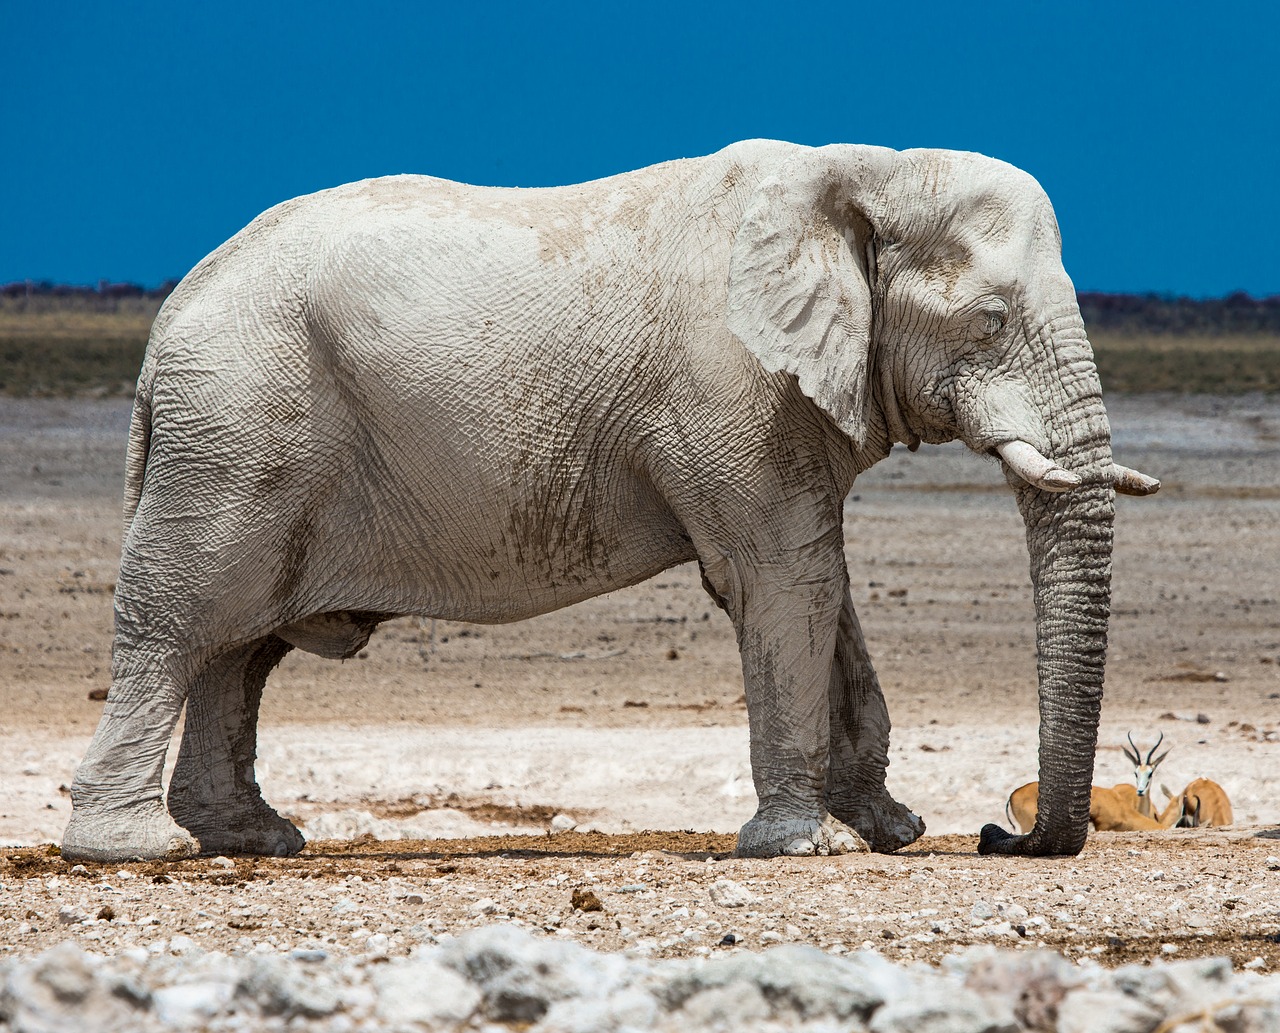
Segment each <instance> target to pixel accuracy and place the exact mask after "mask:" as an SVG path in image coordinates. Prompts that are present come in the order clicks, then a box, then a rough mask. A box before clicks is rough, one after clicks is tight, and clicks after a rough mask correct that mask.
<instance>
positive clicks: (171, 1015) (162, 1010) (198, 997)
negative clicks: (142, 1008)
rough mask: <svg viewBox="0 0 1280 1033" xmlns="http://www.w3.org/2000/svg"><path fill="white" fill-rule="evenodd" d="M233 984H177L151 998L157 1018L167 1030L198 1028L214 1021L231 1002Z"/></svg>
mask: <svg viewBox="0 0 1280 1033" xmlns="http://www.w3.org/2000/svg"><path fill="white" fill-rule="evenodd" d="M232 992H233V988H232V986H231V984H230V983H213V982H204V983H178V984H177V985H175V986H165V987H161V988H160V989H159V990H156V991H154V992H153V993H152V995H151V1002H152V1007H153V1008H155V1013H156V1018H158V1019H159V1020H160V1021H161V1022H163V1023H164V1024H165V1025H167V1026H195V1025H199V1024H201V1023H202V1022H203V1020H205V1019H211V1018H213V1017H214V1016H215V1015H217V1014H218V1013H219V1012H220V1011H222V1010H223V1009H224V1008H225V1007H226V1006H227V1004H228V1002H230V1000H231V995H232Z"/></svg>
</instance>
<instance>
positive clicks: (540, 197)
mask: <svg viewBox="0 0 1280 1033" xmlns="http://www.w3.org/2000/svg"><path fill="white" fill-rule="evenodd" d="M957 438H958V439H960V440H962V441H964V442H965V443H966V444H967V445H969V446H970V447H972V448H973V449H975V450H977V451H979V452H984V453H986V452H990V453H992V454H998V455H999V456H1000V457H1001V459H1002V461H1003V464H1004V469H1005V474H1006V477H1007V479H1008V481H1009V483H1010V486H1011V488H1012V490H1013V493H1014V495H1015V496H1016V498H1017V501H1018V504H1019V506H1020V507H1021V508H1022V511H1023V513H1024V515H1025V517H1026V522H1027V528H1028V543H1029V546H1030V550H1031V560H1032V577H1033V580H1034V582H1035V588H1036V607H1037V620H1038V622H1039V629H1040V671H1039V675H1040V691H1041V696H1042V700H1043V704H1042V713H1043V714H1044V721H1043V725H1042V732H1041V762H1042V774H1041V781H1042V784H1044V785H1045V791H1044V792H1043V794H1042V796H1041V808H1040V814H1041V819H1040V822H1041V823H1039V824H1037V826H1036V828H1035V830H1034V831H1033V832H1032V833H1030V834H1029V835H1028V836H1027V837H1024V838H1021V839H1015V840H1011V841H1008V842H1001V843H998V844H995V847H996V848H999V849H1005V850H1014V851H1020V852H1033V853H1053V852H1064V851H1071V850H1075V849H1078V848H1079V845H1080V843H1081V842H1083V836H1084V828H1085V821H1086V820H1087V814H1088V787H1089V781H1090V774H1091V766H1092V758H1093V745H1094V739H1095V738H1096V731H1097V702H1098V697H1099V692H1100V687H1101V680H1102V668H1103V660H1104V657H1105V636H1106V623H1107V613H1108V607H1109V574H1110V555H1111V517H1112V503H1113V496H1114V490H1115V487H1119V488H1121V489H1122V490H1139V489H1142V490H1152V489H1153V487H1154V482H1152V481H1150V479H1147V478H1144V477H1143V476H1142V475H1141V474H1138V473H1136V472H1134V471H1128V470H1124V469H1123V468H1120V467H1117V466H1115V465H1114V464H1113V462H1112V460H1111V452H1110V436H1109V431H1108V427H1107V421H1106V414H1105V412H1104V411H1103V407H1102V401H1101V395H1100V390H1099V386H1098V379H1097V375H1096V372H1095V370H1094V367H1093V362H1092V356H1091V352H1090V350H1089V345H1088V341H1087V339H1086V337H1085V333H1084V328H1083V325H1082V324H1081V321H1080V315H1079V311H1078V309H1077V308H1076V304H1075V295H1074V291H1073V289H1072V287H1071V283H1070V280H1069V279H1068V278H1067V275H1066V273H1065V272H1064V270H1063V268H1062V263H1061V258H1060V249H1059V240H1058V230H1057V224H1056V222H1055V220H1054V215H1053V210H1052V208H1051V206H1050V204H1049V201H1048V199H1047V198H1046V197H1045V195H1044V193H1043V192H1042V191H1041V189H1040V188H1039V186H1038V185H1037V184H1036V183H1035V181H1034V180H1032V179H1031V177H1029V176H1027V175H1026V174H1024V173H1022V172H1019V171H1018V170H1017V169H1014V168H1012V167H1011V166H1008V165H1005V164H1003V163H1001V162H998V161H994V160H992V159H989V158H984V157H981V156H979V155H973V154H963V153H956V152H946V151H929V150H920V151H901V152H899V151H892V150H888V149H885V148H877V147H861V146H850V145H834V146H830V147H822V148H808V147H800V146H796V145H793V144H787V143H778V142H772V141H749V142H745V143H740V144H734V145H733V146H731V147H727V148H726V149H724V150H723V151H720V152H718V153H716V154H713V155H710V156H708V157H705V158H696V159H690V160H685V161H675V162H670V163H667V164H664V165H658V166H654V167H652V168H647V169H641V170H640V171H638V172H634V173H628V174H626V175H621V176H615V177H612V178H610V179H605V180H599V181H597V182H594V183H587V184H583V185H581V186H572V187H557V188H553V189H534V190H519V189H496V188H481V187H471V186H465V185H462V184H456V183H449V182H446V181H443V180H437V179H430V178H427V177H422V176H397V177H392V178H388V179H375V180H367V181H365V182H361V183H354V184H350V185H348V186H343V187H338V188H336V189H333V190H327V191H323V192H321V193H318V194H313V195H311V196H308V197H302V198H298V199H296V200H293V201H288V202H285V203H284V204H282V205H279V206H277V207H275V208H273V209H271V210H270V211H268V212H266V213H265V214H264V215H262V216H260V217H259V218H258V219H256V220H255V221H254V222H253V223H251V224H250V225H249V226H248V227H247V228H246V229H245V230H243V231H242V232H241V233H239V234H238V235H237V236H236V237H234V238H233V239H232V240H230V241H228V242H227V243H226V244H224V245H223V246H222V247H221V248H219V249H218V250H217V251H215V252H214V253H213V254H211V255H210V256H209V257H208V258H206V259H205V260H204V261H202V262H201V263H200V264H199V265H198V266H197V267H196V268H195V269H194V270H193V271H192V272H191V273H190V274H189V275H188V276H187V278H186V279H185V280H184V281H183V282H182V283H181V284H180V285H179V286H178V288H177V290H175V291H174V293H173V295H172V296H171V297H170V298H169V300H168V301H167V302H166V304H165V306H164V308H163V309H162V310H161V312H160V315H159V317H158V318H157V320H156V323H155V327H154V328H153V331H152V335H151V341H150V344H149V346H148V349H147V356H146V360H145V362H144V364H143V369H142V374H141V376H140V378H139V382H138V395H137V404H136V407H135V411H134V419H133V425H132V430H131V437H130V445H129V455H128V474H127V483H126V486H125V515H126V531H125V539H124V546H123V554H122V564H121V572H120V577H119V581H118V585H117V590H116V598H115V607H116V638H115V644H114V649H115V653H114V662H113V668H112V688H111V693H110V697H109V700H108V703H107V706H106V709H105V711H104V713H103V717H102V721H101V724H100V725H99V728H98V731H97V734H96V735H95V737H94V740H93V742H92V744H91V745H90V747H89V751H88V754H87V756H86V757H85V760H84V762H83V763H82V764H81V766H80V769H79V771H78V773H77V776H76V780H75V785H74V786H73V790H72V796H73V802H74V811H73V815H72V819H71V822H70V825H69V826H68V828H67V832H66V836H65V838H64V842H63V852H64V854H65V855H66V856H67V857H68V858H93V859H99V860H108V859H119V858H125V857H138V856H141V857H174V856H182V855H185V854H189V853H192V852H194V851H197V850H204V851H206V852H208V851H217V852H232V851H236V852H251V853H254V852H256V853H267V854H272V853H275V854H284V853H292V852H295V851H297V850H298V849H300V847H301V845H302V839H301V836H300V835H299V834H298V831H297V830H296V829H295V828H294V827H293V825H292V824H291V823H290V822H289V821H287V820H286V819H284V818H282V817H281V816H280V815H278V814H277V813H276V812H275V811H274V810H273V809H272V808H271V807H270V806H269V805H268V804H267V803H266V802H265V801H264V800H263V799H262V796H261V793H260V791H259V789H258V785H257V782H256V780H255V778H254V772H253V762H254V757H255V754H256V737H257V713H258V704H259V700H260V698H261V693H262V689H263V685H264V683H265V681H266V678H267V676H268V674H269V672H270V671H271V669H272V668H273V667H274V666H275V665H276V664H277V663H278V662H279V661H280V659H281V657H283V656H284V654H285V653H286V652H288V650H289V649H292V648H301V649H305V650H308V651H311V652H314V653H317V654H319V655H321V656H328V657H344V656H350V655H352V654H353V653H354V652H355V651H357V650H359V649H360V648H361V647H362V646H363V645H364V643H365V641H366V640H367V639H368V637H369V635H370V634H371V633H372V632H373V630H374V629H375V628H376V626H377V625H378V624H379V623H380V622H381V621H384V620H386V619H389V618H391V617H394V616H399V615H406V614H417V615H421V616H424V617H439V618H447V619H454V620H467V621H480V622H503V621H513V620H519V619H522V618H525V617H530V616H533V615H535V614H539V613H545V612H547V611H549V610H553V609H555V608H557V607H561V606H566V605H569V604H571V603H574V602H577V601H580V600H582V599H587V598H590V597H592V596H595V595H598V594H600V593H603V592H608V591H611V590H613V589H615V588H620V587H623V586H625V585H630V584H635V583H636V582H638V581H641V580H643V579H645V578H648V577H650V576H652V575H653V574H656V573H658V572H659V571H662V570H664V569H666V568H668V567H670V566H673V565H674V564H678V563H683V562H686V561H688V560H693V559H696V560H698V561H699V563H700V564H701V567H702V571H703V577H704V583H705V585H706V587H707V589H708V591H709V592H710V593H711V595H712V596H713V597H714V599H715V600H716V601H717V603H719V605H720V606H722V607H723V608H724V609H725V611H726V612H727V613H728V616H729V618H730V619H731V620H732V621H733V624H734V627H735V629H736V631H737V635H738V641H739V645H740V648H741V653H742V666H743V677H744V681H745V684H746V695H747V705H748V713H749V718H750V735H751V763H752V773H753V778H754V781H755V787H756V791H757V794H758V797H759V807H758V810H757V812H756V814H755V816H754V817H753V818H752V819H751V820H750V821H749V822H748V823H747V824H746V825H745V826H744V827H743V829H742V831H741V833H740V835H739V839H738V849H739V852H740V853H742V854H747V855H754V856H771V855H775V854H780V853H789V854H812V853H840V852H844V851H849V850H858V849H866V848H867V847H868V846H869V847H870V848H872V849H876V850H893V849H896V848H898V847H901V846H903V845H905V844H907V843H910V842H911V841H912V840H914V839H915V838H916V837H917V836H919V835H920V833H921V832H922V831H923V823H922V822H921V820H920V819H919V818H917V817H916V816H915V815H914V814H912V813H911V812H910V811H909V810H907V808H905V807H903V806H902V805H900V804H899V803H897V802H896V801H894V800H893V799H892V798H891V797H890V796H889V794H888V793H887V791H886V790H885V768H886V766H887V763H888V761H887V750H888V742H889V718H888V714H887V712H886V709H885V705H884V699H883V697H882V694H881V690H880V685H879V682H878V681H877V678H876V674H875V670H874V669H873V667H872V665H871V661H870V658H869V656H868V653H867V648H866V644H865V642H864V641H863V636H862V630H861V628H860V626H859V624H858V619H857V614H856V613H855V612H854V608H853V604H852V601H851V598H850V594H849V587H848V576H847V573H846V570H845V565H844V544H845V543H844V540H843V532H842V522H841V515H842V504H843V500H844V498H845V496H846V495H847V494H848V492H849V490H850V488H851V486H852V484H853V482H854V478H855V477H856V476H857V475H858V474H859V473H860V472H861V471H863V470H865V469H867V468H868V467H869V466H871V465H872V464H874V463H876V462H878V461H879V460H880V459H882V458H884V457H885V456H886V455H887V454H888V453H889V450H890V449H891V447H892V446H893V444H894V443H895V442H904V443H906V444H907V445H908V446H910V447H912V448H914V447H916V446H918V445H919V444H920V442H922V441H925V442H942V441H949V440H953V439H957ZM424 691H430V686H429V685H427V686H424ZM184 704H185V706H186V708H187V718H186V723H185V729H184V732H183V737H182V743H181V748H180V750H179V756H178V762H177V766H176V769H175V771H174V774H173V778H172V780H171V783H170V786H169V790H168V796H167V800H166V798H165V796H164V793H163V789H162V785H161V771H162V768H163V764H164V757H165V753H166V751H167V749H168V744H169V740H170V737H171V735H172V732H173V729H174V726H175V723H176V721H177V718H178V716H179V714H180V712H181V711H182V708H183V706H184Z"/></svg>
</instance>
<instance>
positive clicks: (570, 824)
mask: <svg viewBox="0 0 1280 1033" xmlns="http://www.w3.org/2000/svg"><path fill="white" fill-rule="evenodd" d="M577 827H578V822H577V820H576V819H574V818H572V817H570V816H569V815H567V814H557V815H556V816H555V817H554V818H552V819H551V831H552V832H569V831H570V830H571V829H575V828H577Z"/></svg>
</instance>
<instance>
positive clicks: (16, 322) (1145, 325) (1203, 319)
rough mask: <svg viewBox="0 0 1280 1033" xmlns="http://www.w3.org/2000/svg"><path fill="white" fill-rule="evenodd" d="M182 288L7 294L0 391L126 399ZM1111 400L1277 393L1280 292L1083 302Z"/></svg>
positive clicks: (1109, 297) (18, 286)
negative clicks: (157, 325) (158, 324)
mask: <svg viewBox="0 0 1280 1033" xmlns="http://www.w3.org/2000/svg"><path fill="white" fill-rule="evenodd" d="M174 286H175V283H174V282H169V283H166V284H163V285H162V286H160V287H158V288H155V289H151V290H147V289H144V288H142V287H139V286H137V285H136V284H131V283H106V282H103V283H100V284H98V286H97V287H69V286H65V285H62V284H52V283H30V282H27V283H11V284H8V285H5V286H3V287H0V394H6V395H18V396H27V397H49V396H69V395H99V396H103V395H130V394H132V393H133V386H134V381H135V380H136V379H137V375H138V369H139V368H140V367H141V365H142V354H143V351H144V350H145V349H146V344H147V333H148V331H149V330H150V328H151V322H152V320H154V319H155V316H156V313H157V312H158V311H159V310H160V305H161V304H162V303H163V302H164V299H165V298H166V297H168V295H169V292H170V291H171V290H173V288H174ZM1080 311H1081V312H1082V313H1083V315H1084V320H1085V325H1086V326H1087V327H1088V329H1089V338H1090V340H1091V341H1092V342H1093V347H1094V353H1095V354H1096V356H1097V360H1098V369H1099V372H1100V373H1101V376H1102V384H1103V387H1104V388H1105V389H1106V390H1108V391H1128V392H1148V391H1175V392H1179V393H1184V394H1185V393H1190V392H1207V393H1211V394H1239V393H1241V392H1244V391H1268V392H1280V295H1278V296H1276V297H1271V298H1262V299H1258V298H1251V297H1250V296H1249V295H1247V294H1242V293H1237V294H1230V295H1228V296H1227V297H1225V298H1212V299H1208V300H1195V299H1192V298H1180V297H1172V296H1166V295H1158V294H1101V293H1093V292H1086V293H1082V294H1081V295H1080Z"/></svg>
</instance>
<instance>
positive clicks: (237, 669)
mask: <svg viewBox="0 0 1280 1033" xmlns="http://www.w3.org/2000/svg"><path fill="white" fill-rule="evenodd" d="M290 648H291V647H290V646H289V644H288V643H286V642H284V641H283V640H282V639H280V638H277V637H276V636H275V635H268V636H266V637H265V638H261V639H258V640H257V641H256V642H250V643H248V644H247V645H242V646H237V647H235V648H234V649H232V650H230V651H229V652H227V653H224V654H223V655H221V656H219V657H218V658H217V659H216V660H214V661H213V662H212V663H211V664H210V665H209V666H208V667H207V668H205V670H204V671H203V673H201V675H200V676H199V677H198V678H197V679H196V681H195V683H194V685H193V686H192V689H191V693H190V695H189V697H188V699H187V720H186V725H185V727H184V729H183V734H182V746H181V748H180V749H179V751H178V762H177V764H176V766H175V767H174V771H173V778H172V779H171V780H170V783H169V813H170V814H172V815H173V817H174V819H175V820H176V821H177V822H178V823H179V824H181V825H182V826H183V827H184V828H185V829H187V830H188V831H189V832H191V833H192V834H193V835H195V836H196V838H197V839H199V841H200V849H201V851H202V852H203V853H206V854H207V853H219V854H233V853H234V854H268V855H276V856H285V855H287V854H296V853H297V852H298V851H299V850H301V849H302V846H303V843H304V842H305V840H304V839H303V838H302V834H301V833H300V832H299V831H298V830H297V828H296V827H295V826H294V825H293V823H292V822H291V821H289V820H288V819H286V818H282V817H281V816H280V815H279V814H277V813H276V811H275V810H274V809H273V808H272V807H271V806H270V805H268V804H267V802H266V801H265V800H263V799H262V793H261V790H260V789H259V788H258V783H257V779H256V778H255V776H254V769H253V768H254V760H255V759H256V756H257V735H258V705H259V703H260V702H261V699H262V688H263V685H264V683H265V682H266V678H267V674H268V673H269V672H270V671H271V669H272V668H273V667H275V666H276V664H278V663H279V662H280V661H281V659H282V658H283V657H284V655H285V654H286V653H287V652H288V651H289V649H290Z"/></svg>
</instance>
